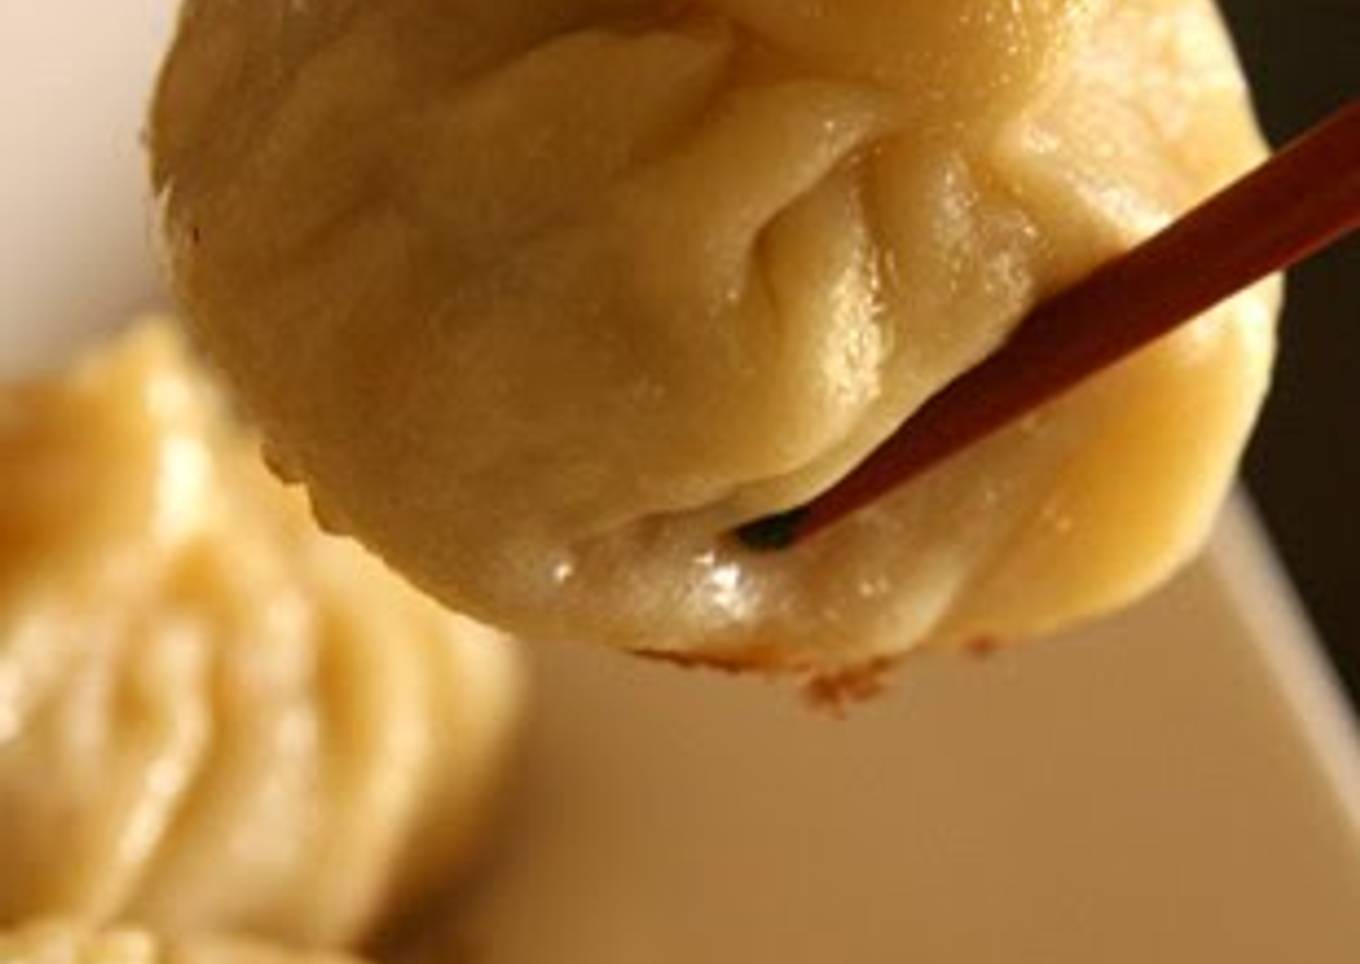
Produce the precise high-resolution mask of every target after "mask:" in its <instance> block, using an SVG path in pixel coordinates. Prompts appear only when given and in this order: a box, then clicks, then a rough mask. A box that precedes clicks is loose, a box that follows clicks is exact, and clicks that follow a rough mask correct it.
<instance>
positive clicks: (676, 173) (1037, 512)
mask: <svg viewBox="0 0 1360 964" xmlns="http://www.w3.org/2000/svg"><path fill="white" fill-rule="evenodd" d="M151 144H152V148H153V154H154V179H155V184H156V186H157V188H158V190H159V191H160V192H161V194H162V196H163V199H164V210H165V224H166V229H167V236H168V248H169V258H170V263H171V267H172V269H173V273H174V277H175V280H176V284H177V287H178V290H179V293H180V295H181V297H182V300H183V302H184V304H185V306H186V308H187V310H188V320H189V323H190V325H191V329H192V331H193V333H194V335H195V336H196V338H197V339H198V341H199V342H201V344H202V345H203V346H204V347H205V349H206V350H207V352H208V354H209V355H210V356H211V357H212V358H213V359H214V360H215V361H216V363H217V364H219V365H220V366H221V367H222V369H223V370H224V372H225V374H226V376H227V378H228V380H229V382H230V384H231V385H232V387H233V388H234V390H235V391H236V393H237V394H238V395H239V397H240V398H241V399H242V400H243V403H244V404H245V406H246V407H247V408H248V409H249V411H250V412H251V414H252V416H253V417H254V418H256V419H257V420H258V422H259V424H260V426H261V427H262V430H263V432H264V434H265V436H266V438H267V444H268V447H269V450H270V453H271V460H272V462H273V463H274V464H275V465H276V467H277V468H278V469H279V470H280V471H281V472H282V473H283V474H285V475H286V476H288V477H291V478H293V479H296V480H300V481H303V482H305V483H306V485H307V487H308V489H309V491H310V493H311V496H312V499H313V503H314V505H315V507H316V509H317V511H318V514H319V516H320V517H321V518H322V520H323V521H324V522H325V523H326V524H327V525H328V526H329V527H331V528H334V529H335V530H337V531H342V532H349V533H352V534H354V535H357V536H358V537H359V538H360V539H362V540H363V541H364V542H365V543H366V544H367V545H369V546H370V547H371V548H373V549H375V550H376V551H377V552H378V553H380V554H381V555H382V556H384V557H385V558H386V559H387V560H388V561H389V562H390V563H391V564H392V565H394V566H395V567H396V568H398V569H400V570H401V571H403V572H405V573H406V574H407V575H408V576H410V577H411V578H412V579H413V580H414V581H415V582H417V583H418V584H419V585H421V586H422V587H423V588H425V589H426V590H428V591H430V592H431V593H433V594H435V595H437V596H438V597H439V598H441V599H443V600H444V601H446V602H447V603H449V604H450V605H452V606H454V607H455V608H458V609H460V610H463V611H467V612H470V613H472V614H474V615H476V616H478V617H479V618H482V619H485V620H487V621H490V622H492V623H495V624H498V625H500V626H502V627H504V628H507V629H511V630H513V631H515V632H517V633H519V634H523V635H529V636H555V637H572V638H580V639H584V640H594V641H599V642H602V643H606V644H609V645H613V646H619V647H625V648H628V649H633V650H641V651H646V652H651V653H658V654H664V655H669V656H672V657H677V658H682V659H685V660H696V661H701V662H712V663H718V664H728V665H736V666H752V665H755V666H762V667H766V668H771V669H790V670H796V671H804V672H810V673H813V674H824V673H833V674H834V673H836V672H838V671H841V670H846V669H850V668H853V667H856V666H859V665H862V664H866V663H873V662H875V661H877V660H881V659H883V658H884V657H891V656H895V655H897V654H900V653H902V652H904V651H906V650H908V649H910V648H912V647H915V646H918V645H921V644H924V643H927V642H935V643H945V644H948V643H957V642H966V641H971V640H974V639H977V638H980V637H985V638H997V637H999V638H1002V639H1006V638H1010V637H1014V636H1027V635H1031V634H1037V633H1043V632H1046V631H1049V630H1052V629H1054V628H1056V627H1058V626H1061V625H1063V624H1065V623H1068V622H1070V621H1072V620H1075V619H1079V618H1082V617H1087V616H1090V615H1092V614H1095V613H1099V612H1102V611H1104V610H1107V609H1110V608H1112V607H1116V606H1119V605H1121V604H1123V603H1125V602H1127V601H1129V600H1131V599H1133V598H1134V597H1136V596H1138V595H1139V594H1141V593H1143V592H1145V591H1146V590H1148V589H1149V588H1150V587H1152V586H1154V585H1156V584H1157V583H1159V582H1160V581H1161V580H1162V579H1164V578H1165V577H1166V576H1167V575H1168V574H1169V573H1170V572H1171V571H1172V570H1173V569H1174V568H1175V567H1176V566H1177V565H1178V564H1180V563H1181V562H1183V561H1184V560H1185V559H1186V558H1187V557H1189V556H1190V555H1191V554H1192V553H1194V552H1195V550H1196V549H1197V548H1198V547H1199V545H1200V544H1201V541H1202V540H1203V538H1204V536H1205V534H1206V531H1207V530H1208V528H1209V526H1210V523H1211V520H1212V518H1213V516H1214V514H1215V511H1216V509H1217V507H1218V505H1219V503H1220V501H1221V498H1222V496H1223V494H1224V491H1225V489H1226V488H1227V486H1228V485H1229V482H1230V479H1231V478H1232V475H1233V472H1234V469H1235V466H1236V463H1237V460H1238V458H1239V455H1240V453H1241V450H1242V447H1243V444H1244V441H1245V439H1246V437H1247V434H1248V432H1249V430H1250V427H1251V425H1252V423H1253V420H1254V417H1255V415H1256V413H1257V410H1258V407H1259V405H1260V403H1261V399H1262V396H1263V394H1264V392H1265V390H1266V387H1267V382H1268V377H1269V370H1270V365H1271V362H1272V357H1273V352H1274V320H1275V316H1276V308H1277V299H1278V289H1277V285H1275V284H1273V283H1271V284H1266V285H1262V286H1260V287H1258V288H1256V289H1254V290H1252V291H1250V292H1247V293H1245V294H1243V295H1241V296H1240V297H1238V298H1236V299H1234V300H1233V301H1232V302H1230V303H1228V304H1226V305H1224V306H1222V307H1221V308H1219V309H1218V310H1216V311H1214V312H1212V313H1210V314H1209V315H1207V316H1206V317H1204V318H1203V319H1201V320H1199V321H1197V322H1196V323H1194V324H1192V325H1190V326H1189V327H1187V328H1185V329H1184V330H1183V331H1181V332H1180V333H1179V334H1177V335H1176V336H1174V337H1172V338H1169V339H1167V340H1166V341H1164V342H1163V343H1161V344H1159V345H1158V346H1157V347H1155V348H1153V349H1152V350H1149V351H1147V352H1145V353H1144V354H1142V355H1141V356H1140V357H1138V358H1137V359H1135V360H1133V361H1131V362H1129V363H1127V364H1124V365H1122V366H1120V367H1119V368H1118V369H1117V370H1113V371H1111V372H1109V373H1108V374H1106V375H1104V376H1102V377H1100V378H1098V379H1096V380H1095V381H1094V382H1092V383H1091V384H1089V385H1088V386H1087V387H1084V388H1082V389H1081V390H1079V391H1078V392H1076V393H1075V394H1073V395H1071V396H1070V397H1069V398H1067V399H1065V400H1063V401H1060V402H1059V403H1057V404H1054V405H1052V406H1049V407H1048V408H1047V409H1046V410H1044V411H1043V412H1041V413H1038V414H1036V415H1035V416H1034V417H1032V418H1029V419H1027V420H1025V421H1024V422H1023V423H1022V424H1018V425H1016V426H1015V427H1014V428H1012V429H1010V430H1008V431H1005V432H1003V433H1002V434H1000V435H999V436H997V437H995V438H993V439H992V440H990V441H987V442H985V443H983V444H981V445H978V446H977V447H976V448H975V449H974V450H972V451H970V452H969V453H967V454H966V455H964V456H963V457H961V458H958V459H956V460H955V461H953V462H952V463H951V464H949V465H947V466H945V467H943V468H942V469H941V470H939V471H936V472H934V473H933V474H931V475H930V476H929V477H927V478H925V479H923V480H921V481H919V482H917V483H915V484H913V485H912V486H910V487H909V488H907V489H905V490H903V491H900V492H898V493H896V494H894V495H893V496H891V497H890V498H887V499H884V500H883V501H882V502H881V503H880V504H878V505H877V506H875V507H874V508H872V509H871V510H869V511H865V512H863V513H861V514H860V515H858V516H856V517H855V518H853V519H851V520H849V521H847V522H845V523H844V524H842V525H840V526H839V527H837V528H836V529H835V531H832V532H828V533H826V534H825V535H823V536H821V537H819V538H818V539H816V540H814V541H812V542H811V543H809V544H808V545H806V546H804V547H801V548H799V549H798V550H796V551H794V552H790V553H786V554H782V555H777V556H758V555H753V554H751V553H749V552H746V551H744V550H742V549H741V548H740V547H738V546H736V545H735V544H734V543H733V541H732V540H731V539H730V538H728V537H726V536H725V535H724V533H725V532H727V531H728V530H730V529H731V528H732V527H733V526H734V525H736V524H738V523H741V522H745V521H749V520H751V519H753V518H756V517H760V516H763V515H765V514H767V513H770V512H773V511H777V510H782V509H786V508H789V507H791V506H794V505H797V504H799V503H801V502H803V501H805V500H807V499H809V498H810V497H812V496H813V495H815V494H816V493H818V492H819V491H822V490H824V489H825V488H827V487H828V486H829V485H831V484H832V483H833V482H834V481H835V480H836V479H837V478H839V477H841V476H842V475H844V474H845V473H846V472H847V471H848V470H849V469H850V468H851V467H852V466H853V465H855V464H856V463H857V462H859V461H860V460H861V459H863V458H864V457H865V455H866V454H867V453H868V452H869V451H870V450H871V449H872V448H873V447H874V446H876V445H877V444H878V443H879V442H880V441H882V440H883V439H884V438H886V437H887V436H888V435H890V434H891V433H892V431H893V430H894V429H895V428H897V427H898V426H899V425H900V424H902V422H903V421H904V420H906V419H907V418H908V417H909V416H910V415H911V413H912V412H913V411H914V410H915V409H916V408H917V407H919V406H920V405H921V404H922V402H923V401H925V400H926V399H927V398H929V397H930V396H931V395H932V394H933V393H935V392H936V391H938V390H939V389H940V388H941V387H942V386H944V385H945V384H947V383H948V382H950V381H951V380H952V379H954V378H955V377H956V376H958V375H959V374H960V373H962V372H964V371H965V370H967V369H968V368H969V367H971V366H972V365H974V364H976V363H977V362H978V361H979V360H981V359H982V358H984V357H985V356H987V355H988V354H989V353H990V352H991V351H993V350H994V349H995V348H996V347H997V346H998V345H999V344H1001V343H1002V342H1003V341H1004V339H1005V338H1006V336H1007V334H1008V332H1009V331H1011V330H1012V329H1013V327H1014V326H1015V324H1016V323H1017V322H1018V321H1019V320H1020V319H1021V318H1022V317H1023V316H1024V315H1025V314H1026V312H1027V310H1028V309H1030V308H1031V307H1032V306H1033V305H1035V304H1036V303H1037V302H1038V301H1040V300H1041V299H1042V298H1044V297H1045V296H1046V295H1048V294H1050V293H1052V292H1054V291H1056V290H1059V289H1061V288H1062V287H1063V286H1064V285H1067V284H1069V283H1071V282H1072V281H1073V280H1074V279H1076V278H1078V277H1080V276H1081V275H1082V274H1083V273H1085V272H1087V271H1089V270H1090V269H1091V268H1093V267H1094V266H1095V265H1097V264H1098V263H1100V262H1102V261H1103V260H1105V259H1108V258H1109V257H1111V256H1113V255H1115V254H1117V253H1118V252H1120V251H1122V250H1124V249H1126V248H1128V247H1129V246H1131V245H1132V244H1133V243H1134V242H1136V241H1137V240H1139V239H1140V238H1142V237H1144V236H1146V235H1148V234H1150V233H1152V232H1153V231H1155V230H1156V229H1157V228H1159V227H1161V226H1163V225H1165V224H1166V223H1167V222H1169V221H1170V220H1171V219H1173V218H1174V217H1175V216H1176V215H1177V214H1179V213H1180V212H1183V211H1184V210H1186V209H1187V208H1188V207H1190V206H1192V205H1193V204H1194V203H1195V202H1196V201H1197V200H1198V199H1201V198H1203V197H1204V196H1205V195H1207V194H1208V193H1210V192H1211V191H1213V190H1214V189H1216V188H1218V187H1220V186H1222V185H1223V184H1225V183H1226V182H1227V181H1229V180H1230V179H1232V178H1233V177H1234V176H1236V175H1238V174H1239V173H1241V172H1242V171H1244V170H1245V169H1247V168H1249V167H1251V166H1252V165H1253V164H1255V163H1256V162H1258V161H1259V160H1260V159H1261V158H1262V156H1263V145H1262V142H1261V140H1260V137H1259V135H1258V133H1257V130H1256V127H1255V125H1254V122H1253V119H1252V115H1251V111H1250V106H1249V102H1248V96H1247V91H1246V88H1245V85H1244V82H1243V79H1242V76H1241V74H1240V71H1239V69H1238V66H1237V63H1236V60H1235V58H1234V54H1233V51H1232V48H1231V45H1230V43H1229V40H1228V38H1227V36H1226V35H1225V33H1224V30H1223V27H1222V24H1221V22H1220V20H1219V17H1218V15H1217V12H1216V10H1215V9H1214V7H1213V6H1212V4H1211V3H1210V2H1207V0H1117V2H1116V0H1021V2H1009V0H1007V2H1003V0H960V2H954V3H939V2H937V0H841V2H837V3H817V4H807V3H789V2H787V0H706V2H699V3H685V4H676V3H670V2H661V0H556V2H543V0H515V2H505V0H480V2H479V0H461V2H452V3H451V2H436V0H395V2H388V3H383V4H361V3H355V2H343V0H315V2H311V3H307V4H286V3H253V4H242V3H233V2H224V0H198V2H194V3H191V4H189V6H188V7H187V8H186V11H185V14H184V18H183V21H182V23H181V25H180V31H179V36H178V40H177V42H176V44H175V47H174V49H173V52H172V53H171V55H170V58H169V60H168V62H167V65H166V67H165V70H164V73H163V77H162V80H161V84H160V89H159V95H158V98H157V101H156V105H155V109H154V114H153V122H152V127H151Z"/></svg>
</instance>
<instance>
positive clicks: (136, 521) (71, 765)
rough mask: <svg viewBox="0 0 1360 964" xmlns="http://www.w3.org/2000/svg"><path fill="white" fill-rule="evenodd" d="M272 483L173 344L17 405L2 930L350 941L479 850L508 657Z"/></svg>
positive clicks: (21, 392)
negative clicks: (31, 925)
mask: <svg viewBox="0 0 1360 964" xmlns="http://www.w3.org/2000/svg"><path fill="white" fill-rule="evenodd" d="M258 461H259V460H258V455H257V453H256V451H255V448H254V446H253V445H252V444H251V442H250V441H249V439H247V438H246V437H244V436H242V435H241V434H240V433H239V432H238V431H237V430H236V429H235V427H234V426H233V425H231V423H230V422H229V421H228V420H227V419H226V418H225V416H224V414H223V413H222V411H220V409H219V404H218V401H217V399H216V397H215V395H214V393H213V391H212V389H211V388H210V387H209V386H208V385H207V383H206V382H205V380H204V378H203V376H202V375H201V373H199V372H198V371H197V370H196V369H195V368H194V366H193V365H192V364H191V363H190V361H189V360H188V359H187V357H186V355H185V353H184V351H183V349H182V345H181V343H180V341H179V339H178V337H177V336H176V335H175V333H174V329H173V328H171V327H169V326H168V325H166V324H160V323H157V324H146V325H142V326H140V327H138V328H136V329H135V330H134V331H133V332H131V333H130V334H128V335H126V336H124V337H123V338H122V339H121V340H120V341H118V342H117V343H115V344H114V345H112V346H111V347H109V348H107V349H105V350H103V351H102V352H100V353H98V354H96V355H94V356H93V357H91V358H89V359H87V360H85V361H84V362H82V363H81V364H80V365H79V366H78V367H77V368H76V369H75V370H74V371H73V372H72V373H70V374H69V376H67V377H65V378H63V379H60V380H55V379H54V380H52V381H48V382H40V383H35V384H31V385H26V386H19V387H12V388H9V389H4V390H2V391H0V815H2V816H0V923H9V924H13V923H15V922H18V921H22V920H24V919H26V918H29V917H36V916H41V915H61V916H68V917H72V918H75V919H78V920H82V921H88V922H93V923H95V924H99V923H105V922H109V921H114V920H137V921H141V922H144V923H146V924H148V925H150V926H152V927H154V928H155V929H156V930H158V931H160V932H163V933H166V934H169V935H179V934H183V933H190V932H201V931H205V930H211V931H214V932H216V931H231V932H233V933H236V932H239V933H242V934H252V935H258V936H263V937H269V938H274V939H278V940H282V941H287V942H290V943H293V944H297V945H301V946H315V945H322V944H324V945H342V944H346V943H349V942H351V941H353V940H355V939H356V938H357V937H359V936H361V935H364V934H367V933H368V932H369V931H370V930H371V929H372V928H373V926H374V925H375V924H376V923H378V921H379V920H380V918H381V917H382V915H384V913H385V912H387V911H388V910H390V909H392V907H393V905H394V904H396V903H398V902H402V901H408V900H416V899H418V898H420V897H422V896H425V895H426V894H427V892H428V891H429V890H430V889H431V888H433V887H437V886H442V885H444V884H446V883H447V878H448V876H449V874H450V873H452V872H454V871H456V870H457V868H458V867H459V865H460V864H462V863H463V862H465V861H466V860H467V859H468V857H469V856H470V850H471V848H472V847H473V845H474V844H475V843H476V842H477V839H478V837H479V835H480V833H481V831H482V830H483V825H484V818H485V817H486V816H487V812H488V805H489V803H490V802H491V798H492V796H493V792H494V790H495V787H496V784H497V778H498V777H499V775H500V773H501V770H502V768H503V765H504V763H505V760H506V755H507V752H508V750H509V743H510V741H511V737H512V736H513V733H514V730H515V724H516V718H517V710H518V707H519V703H520V690H521V675H520V672H519V664H518V662H517V659H516V655H515V653H514V651H513V649H512V648H511V646H510V644H509V642H508V641H507V640H505V639H504V638H502V637H500V636H499V635H498V634H496V633H494V632H492V631H490V630H488V629H484V628H482V627H480V626H478V625H475V624H473V623H472V622H470V621H468V620H466V619H463V618H461V617H458V616H454V615H450V614H447V613H445V612H443V611H442V610H440V609H439V608H438V607H437V606H436V605H435V604H434V603H432V602H429V601H427V600H426V599H425V598H424V597H423V596H421V595H419V594H417V593H416V592H415V591H414V590H412V589H409V588H408V587H406V586H405V585H403V584H402V583H401V582H400V581H399V580H398V579H397V578H396V577H394V576H393V575H391V574H390V573H388V572H386V571H385V570H384V568H383V567H382V565H381V564H380V563H378V562H376V561H375V560H373V559H372V558H371V557H368V556H367V555H366V554H365V553H364V552H363V551H362V550H360V549H358V548H357V547H355V546H354V545H352V544H351V543H347V542H342V541H339V540H335V539H331V538H329V537H326V536H323V535H321V534H320V533H318V532H317V531H316V530H315V527H314V525H313V524H312V523H311V521H310V519H309V518H308V516H307V513H306V510H305V507H304V506H301V505H299V504H298V503H297V502H296V501H295V500H294V499H293V497H292V496H291V494H290V493H288V492H286V491H285V490H284V489H283V487H282V486H281V485H279V484H278V482H277V481H275V480H273V479H272V478H271V477H270V476H269V475H268V473H267V472H266V471H265V470H264V469H263V468H262V467H261V466H259V465H258V464H257V463H258Z"/></svg>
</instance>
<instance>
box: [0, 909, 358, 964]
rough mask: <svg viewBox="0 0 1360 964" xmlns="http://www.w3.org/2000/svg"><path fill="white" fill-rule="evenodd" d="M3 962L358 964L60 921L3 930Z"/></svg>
mask: <svg viewBox="0 0 1360 964" xmlns="http://www.w3.org/2000/svg"><path fill="white" fill-rule="evenodd" d="M0 964H358V962H357V961H356V960H355V959H354V958H351V957H346V956H344V955H342V954H333V953H331V954H326V953H310V954H305V953H299V952H296V951H289V950H285V949H283V948H279V947H274V946H272V945H268V944H262V943H257V942H255V941H250V940H243V939H241V938H229V937H206V936H195V937H192V938H188V939H165V938H162V937H159V936H157V935H155V934H151V933H149V932H147V931H145V930H140V929H137V928H132V927H120V928H117V929H115V930H105V931H96V930H91V929H90V928H88V927H86V926H84V925H81V924H78V923H75V922H72V921H69V920H59V919H48V920H41V921H36V922H32V923H28V924H25V925H24V926H23V927H21V928H18V929H16V930H12V931H8V932H0Z"/></svg>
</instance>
